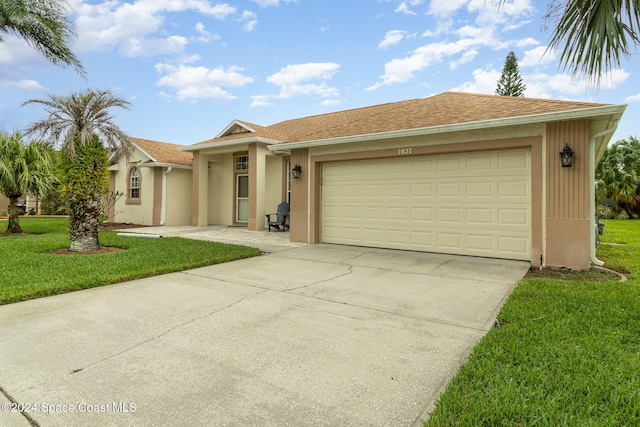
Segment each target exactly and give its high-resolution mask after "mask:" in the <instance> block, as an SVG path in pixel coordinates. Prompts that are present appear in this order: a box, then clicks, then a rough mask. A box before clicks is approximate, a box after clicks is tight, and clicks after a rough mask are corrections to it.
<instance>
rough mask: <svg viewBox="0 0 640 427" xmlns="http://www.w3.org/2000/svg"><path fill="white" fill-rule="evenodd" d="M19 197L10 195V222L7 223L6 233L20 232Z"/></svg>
mask: <svg viewBox="0 0 640 427" xmlns="http://www.w3.org/2000/svg"><path fill="white" fill-rule="evenodd" d="M18 197H20V196H15V197H9V223H8V224H7V231H6V234H20V233H22V232H23V231H22V227H20V211H19V210H18Z"/></svg>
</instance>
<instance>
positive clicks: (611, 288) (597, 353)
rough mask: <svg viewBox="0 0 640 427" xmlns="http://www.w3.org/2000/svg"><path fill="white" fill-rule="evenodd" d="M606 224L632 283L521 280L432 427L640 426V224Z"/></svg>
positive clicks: (609, 252)
mask: <svg viewBox="0 0 640 427" xmlns="http://www.w3.org/2000/svg"><path fill="white" fill-rule="evenodd" d="M606 223H607V226H606V227H605V233H604V235H603V236H602V238H603V239H602V240H603V244H601V245H600V247H599V248H598V257H599V258H600V259H602V260H603V261H605V262H606V264H605V266H606V267H608V268H612V269H616V270H618V271H621V272H624V273H625V274H626V275H627V276H628V277H629V281H627V282H624V283H621V282H618V281H608V280H605V281H595V282H594V281H580V280H575V278H572V279H571V280H558V279H548V278H527V279H524V280H523V281H521V282H520V283H519V284H518V286H517V287H516V288H515V290H514V291H513V293H512V294H511V295H510V297H509V298H508V300H507V302H506V304H505V305H504V307H503V308H502V310H501V311H500V314H499V316H498V320H499V321H500V323H501V328H499V329H493V330H492V331H490V332H489V334H487V335H486V336H485V337H484V338H483V339H482V340H481V341H480V342H479V343H478V344H477V345H476V347H475V348H474V349H473V351H472V352H471V354H470V356H469V358H468V359H467V361H466V362H465V363H464V364H463V365H462V366H461V367H460V369H459V371H458V373H457V375H456V376H455V377H454V378H453V379H452V381H451V382H450V383H449V385H448V386H447V388H446V390H445V392H444V393H443V394H442V395H441V396H440V398H439V400H438V402H437V404H436V407H435V409H434V411H433V412H432V413H431V416H430V418H429V420H428V421H427V422H425V423H424V425H425V426H428V427H434V426H492V427H493V426H637V425H640V221H628V220H609V221H606Z"/></svg>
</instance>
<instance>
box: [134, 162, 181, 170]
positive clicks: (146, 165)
mask: <svg viewBox="0 0 640 427" xmlns="http://www.w3.org/2000/svg"><path fill="white" fill-rule="evenodd" d="M139 166H140V167H141V168H176V169H193V166H189V165H179V164H177V163H162V162H151V163H143V164H141V165H139Z"/></svg>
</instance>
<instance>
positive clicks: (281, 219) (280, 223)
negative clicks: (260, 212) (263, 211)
mask: <svg viewBox="0 0 640 427" xmlns="http://www.w3.org/2000/svg"><path fill="white" fill-rule="evenodd" d="M272 215H275V218H276V219H275V221H272V220H271V216H272ZM266 217H267V225H268V226H269V231H271V227H274V228H276V229H278V230H282V231H285V229H286V228H289V224H287V218H288V217H289V203H287V202H282V203H280V204H279V205H278V212H276V213H270V214H267V215H266ZM280 227H282V228H280Z"/></svg>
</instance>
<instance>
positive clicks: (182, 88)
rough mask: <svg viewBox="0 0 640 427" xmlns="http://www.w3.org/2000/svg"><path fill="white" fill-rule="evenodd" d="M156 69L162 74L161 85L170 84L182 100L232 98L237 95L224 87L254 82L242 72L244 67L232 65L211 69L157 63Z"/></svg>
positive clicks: (159, 82)
mask: <svg viewBox="0 0 640 427" xmlns="http://www.w3.org/2000/svg"><path fill="white" fill-rule="evenodd" d="M155 68H156V71H157V72H158V73H159V74H161V75H162V77H161V78H160V79H159V80H158V85H159V86H168V87H171V88H173V89H174V90H175V91H176V95H175V97H176V98H177V99H179V100H181V101H184V100H197V99H203V98H209V99H214V100H231V99H235V98H236V96H234V95H232V94H231V93H229V92H228V91H226V90H225V89H223V88H233V87H240V86H244V85H247V84H249V83H251V82H253V79H252V78H251V77H247V76H244V75H242V74H241V72H242V68H240V67H235V66H230V67H227V69H224V68H223V67H218V68H213V69H209V68H206V67H189V66H185V65H179V66H174V65H169V64H156V66H155Z"/></svg>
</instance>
